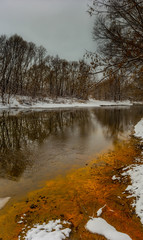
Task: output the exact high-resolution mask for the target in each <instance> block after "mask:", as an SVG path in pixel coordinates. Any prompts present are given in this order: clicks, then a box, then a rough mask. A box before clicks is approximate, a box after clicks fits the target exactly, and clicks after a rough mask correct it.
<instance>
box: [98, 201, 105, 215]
mask: <svg viewBox="0 0 143 240" xmlns="http://www.w3.org/2000/svg"><path fill="white" fill-rule="evenodd" d="M105 207H106V204H105V205H104V206H103V207H102V208H99V210H98V211H97V217H100V216H101V214H102V210H103V208H105Z"/></svg>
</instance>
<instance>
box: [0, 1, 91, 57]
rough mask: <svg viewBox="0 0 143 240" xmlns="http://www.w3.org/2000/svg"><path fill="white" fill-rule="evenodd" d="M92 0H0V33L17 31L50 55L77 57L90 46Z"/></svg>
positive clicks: (8, 33)
mask: <svg viewBox="0 0 143 240" xmlns="http://www.w3.org/2000/svg"><path fill="white" fill-rule="evenodd" d="M90 1H91V0H0V35H1V34H7V35H9V36H10V35H11V34H15V33H17V34H19V35H21V36H22V37H23V38H24V39H25V40H27V41H32V42H34V43H36V45H43V46H44V47H45V48H46V49H47V51H48V53H49V54H50V55H56V54H58V55H59V56H60V57H61V58H66V59H68V60H78V59H80V58H82V56H83V54H84V53H85V50H93V49H94V47H95V43H94V42H93V41H92V27H93V19H91V18H90V17H89V16H88V13H87V12H86V11H87V9H88V8H87V4H88V3H89V2H90Z"/></svg>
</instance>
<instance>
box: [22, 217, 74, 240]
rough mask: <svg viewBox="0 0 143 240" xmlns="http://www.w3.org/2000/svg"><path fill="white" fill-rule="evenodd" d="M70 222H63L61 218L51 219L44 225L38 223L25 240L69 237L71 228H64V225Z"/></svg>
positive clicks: (57, 239) (60, 239) (56, 239)
mask: <svg viewBox="0 0 143 240" xmlns="http://www.w3.org/2000/svg"><path fill="white" fill-rule="evenodd" d="M65 224H69V223H68V222H66V221H63V222H61V220H60V219H59V220H55V221H53V220H52V221H49V222H48V224H46V223H43V224H42V225H40V224H37V225H35V226H34V227H33V228H32V229H30V230H29V231H28V232H27V234H26V236H25V237H24V239H25V240H62V239H66V238H67V237H69V234H70V232H71V229H69V228H64V227H63V225H65ZM19 239H21V238H20V237H19Z"/></svg>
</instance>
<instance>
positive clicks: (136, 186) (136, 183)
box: [122, 119, 143, 224]
mask: <svg viewBox="0 0 143 240" xmlns="http://www.w3.org/2000/svg"><path fill="white" fill-rule="evenodd" d="M134 136H135V137H138V138H139V139H140V142H141V143H142V142H143V119H141V120H140V121H139V122H138V123H137V124H136V126H135V127H134ZM136 160H137V164H132V165H130V166H128V167H127V168H125V169H123V171H124V172H123V173H122V176H124V177H126V176H129V177H130V179H131V185H129V186H128V187H127V188H126V191H127V192H128V193H129V196H128V197H134V198H135V200H134V202H133V203H132V206H133V207H135V211H136V214H137V216H138V217H139V218H140V220H141V223H142V224H143V151H142V155H141V157H140V159H136Z"/></svg>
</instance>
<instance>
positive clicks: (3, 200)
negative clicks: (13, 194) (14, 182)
mask: <svg viewBox="0 0 143 240" xmlns="http://www.w3.org/2000/svg"><path fill="white" fill-rule="evenodd" d="M9 199H10V197H5V198H0V209H2V208H3V207H4V206H5V205H6V204H7V202H8V201H9Z"/></svg>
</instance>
